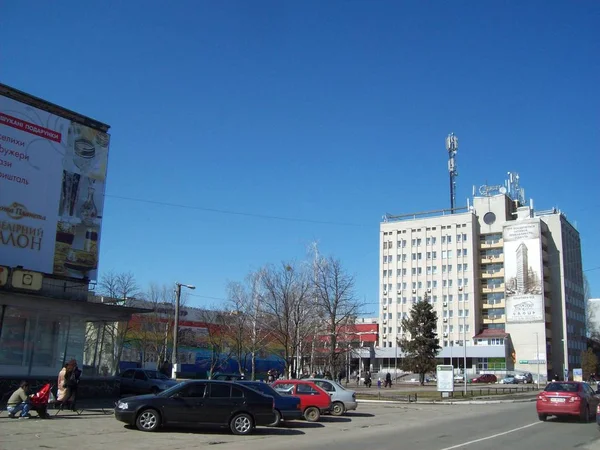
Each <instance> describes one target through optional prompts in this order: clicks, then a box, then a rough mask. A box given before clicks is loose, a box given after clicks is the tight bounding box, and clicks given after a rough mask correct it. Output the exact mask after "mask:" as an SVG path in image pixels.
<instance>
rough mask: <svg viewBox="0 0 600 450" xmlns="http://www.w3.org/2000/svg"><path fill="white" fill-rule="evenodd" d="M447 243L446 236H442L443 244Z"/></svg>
mask: <svg viewBox="0 0 600 450" xmlns="http://www.w3.org/2000/svg"><path fill="white" fill-rule="evenodd" d="M445 243H446V236H442V244H445Z"/></svg>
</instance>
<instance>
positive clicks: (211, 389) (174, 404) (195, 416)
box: [115, 380, 274, 435]
mask: <svg viewBox="0 0 600 450" xmlns="http://www.w3.org/2000/svg"><path fill="white" fill-rule="evenodd" d="M273 408H274V400H273V397H268V396H266V395H263V394H261V393H260V392H257V391H255V390H254V389H250V388H249V387H246V386H243V385H240V384H236V383H233V382H229V381H213V380H198V381H196V380H193V381H185V382H182V383H179V384H178V385H177V386H174V387H172V388H171V389H167V390H166V391H164V392H161V393H159V394H157V395H140V396H136V397H127V398H124V399H121V400H119V401H118V402H117V404H116V406H115V418H116V419H117V420H119V421H121V422H125V423H127V424H129V425H135V426H136V427H137V429H138V430H141V431H156V430H157V429H158V428H159V427H161V426H168V425H183V426H197V425H200V426H212V427H228V428H229V429H230V430H231V432H232V433H233V434H240V435H245V434H250V433H251V432H252V431H253V430H254V428H255V427H256V426H260V425H265V426H266V425H269V424H271V423H273V420H274V413H273Z"/></svg>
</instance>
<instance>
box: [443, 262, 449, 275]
mask: <svg viewBox="0 0 600 450" xmlns="http://www.w3.org/2000/svg"><path fill="white" fill-rule="evenodd" d="M446 270H448V267H447V266H446V265H445V264H444V265H443V266H442V273H446Z"/></svg>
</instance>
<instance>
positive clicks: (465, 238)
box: [462, 225, 467, 242]
mask: <svg viewBox="0 0 600 450" xmlns="http://www.w3.org/2000/svg"><path fill="white" fill-rule="evenodd" d="M463 226H464V225H463ZM462 240H463V242H467V235H466V234H465V233H463V235H462Z"/></svg>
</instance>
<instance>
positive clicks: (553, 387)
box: [544, 383, 579, 392]
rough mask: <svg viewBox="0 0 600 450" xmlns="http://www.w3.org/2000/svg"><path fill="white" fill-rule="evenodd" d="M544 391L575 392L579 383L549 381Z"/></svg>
mask: <svg viewBox="0 0 600 450" xmlns="http://www.w3.org/2000/svg"><path fill="white" fill-rule="evenodd" d="M544 391H546V392H577V391H579V385H578V384H575V383H550V384H549V385H548V386H546V389H544Z"/></svg>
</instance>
